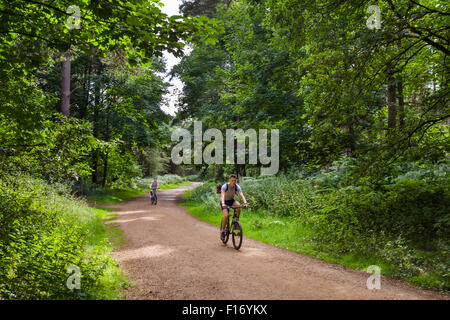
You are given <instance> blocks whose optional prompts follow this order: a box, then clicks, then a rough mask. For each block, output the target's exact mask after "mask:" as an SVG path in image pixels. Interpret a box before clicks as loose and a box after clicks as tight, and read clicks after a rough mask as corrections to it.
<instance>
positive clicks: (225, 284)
mask: <svg viewBox="0 0 450 320" xmlns="http://www.w3.org/2000/svg"><path fill="white" fill-rule="evenodd" d="M194 186H195V184H194V185H193V186H190V187H182V188H178V189H171V190H162V191H159V193H158V205H157V206H153V205H151V204H150V199H149V196H148V195H145V196H142V197H140V198H137V199H133V200H129V201H126V202H124V203H122V204H119V205H114V206H109V207H111V208H114V209H115V210H116V214H117V219H116V220H114V221H113V223H115V224H118V225H119V226H120V228H121V229H122V230H123V231H124V232H123V237H124V239H125V245H124V246H123V247H121V248H119V249H117V250H116V251H114V252H113V254H112V255H113V257H114V258H115V259H117V260H118V261H119V262H120V264H121V266H122V267H123V268H124V269H125V272H126V274H127V275H128V277H129V279H130V281H131V283H132V286H131V287H130V288H128V289H127V294H126V296H127V299H195V300H202V299H212V300H214V299H227V300H228V299H230V300H232V299H256V300H259V299H261V300H267V299H449V297H448V296H446V295H440V294H438V293H435V292H432V291H428V290H422V289H418V288H413V287H411V286H409V285H407V284H406V283H404V282H403V281H399V280H394V279H390V278H386V277H381V289H380V290H368V289H367V286H366V280H367V278H368V277H369V274H368V273H365V272H362V271H356V270H350V269H346V268H344V267H341V266H338V265H335V264H331V263H327V262H323V261H320V260H317V259H314V258H310V257H308V256H304V255H300V254H297V253H295V252H291V251H288V250H285V249H280V248H276V247H273V246H271V245H268V244H264V243H261V242H258V241H255V240H252V239H249V238H246V237H244V240H243V244H242V247H241V249H240V250H239V251H236V250H234V249H233V247H232V244H231V239H230V240H229V242H228V246H225V245H223V244H222V243H221V242H220V239H219V230H218V227H217V226H213V225H210V224H208V223H205V222H203V221H200V220H198V219H197V218H195V217H193V216H191V215H190V214H189V213H188V212H187V211H186V210H185V209H184V208H183V207H180V206H178V205H177V202H178V201H179V200H180V196H181V194H182V193H183V192H184V191H185V190H187V189H190V188H192V187H194ZM102 207H104V206H102ZM211 210H218V206H217V208H216V207H214V208H211ZM243 214H245V212H244V213H243ZM244 234H245V229H244Z"/></svg>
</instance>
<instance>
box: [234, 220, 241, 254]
mask: <svg viewBox="0 0 450 320" xmlns="http://www.w3.org/2000/svg"><path fill="white" fill-rule="evenodd" d="M231 235H232V238H233V247H234V248H235V249H236V250H239V248H240V247H241V245H242V237H243V235H242V226H241V223H240V222H239V221H234V222H233V227H232V229H231Z"/></svg>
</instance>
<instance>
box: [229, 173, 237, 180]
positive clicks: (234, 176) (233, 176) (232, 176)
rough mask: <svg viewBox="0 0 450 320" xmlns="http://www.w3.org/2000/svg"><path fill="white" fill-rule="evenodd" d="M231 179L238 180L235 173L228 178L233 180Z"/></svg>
mask: <svg viewBox="0 0 450 320" xmlns="http://www.w3.org/2000/svg"><path fill="white" fill-rule="evenodd" d="M231 178H235V179H237V176H236V175H235V174H234V173H232V174H230V176H229V177H228V179H231Z"/></svg>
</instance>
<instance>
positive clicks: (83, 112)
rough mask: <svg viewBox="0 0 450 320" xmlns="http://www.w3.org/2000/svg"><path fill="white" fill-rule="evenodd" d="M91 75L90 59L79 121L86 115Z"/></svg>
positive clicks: (90, 60)
mask: <svg viewBox="0 0 450 320" xmlns="http://www.w3.org/2000/svg"><path fill="white" fill-rule="evenodd" d="M91 73H92V58H90V59H89V64H88V66H87V71H86V72H85V80H84V84H83V89H84V94H85V95H84V105H83V107H82V109H81V116H80V117H81V119H85V118H86V117H87V113H88V105H89V96H90V92H91Z"/></svg>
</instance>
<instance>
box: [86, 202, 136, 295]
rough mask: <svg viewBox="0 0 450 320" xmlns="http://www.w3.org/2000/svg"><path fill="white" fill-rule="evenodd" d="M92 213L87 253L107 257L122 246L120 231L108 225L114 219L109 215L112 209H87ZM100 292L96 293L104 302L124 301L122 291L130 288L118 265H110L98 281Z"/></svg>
mask: <svg viewBox="0 0 450 320" xmlns="http://www.w3.org/2000/svg"><path fill="white" fill-rule="evenodd" d="M88 210H90V211H91V212H92V217H91V219H90V223H89V224H87V225H86V228H88V230H89V233H88V238H87V251H88V252H90V253H95V254H97V255H98V254H101V255H107V256H109V255H110V254H111V252H112V251H113V250H115V249H117V248H118V247H120V246H122V245H123V244H124V239H123V237H122V232H123V231H122V230H121V229H120V228H118V227H117V225H114V224H111V223H108V221H110V220H113V219H115V218H116V216H115V215H112V214H111V211H112V209H107V208H88ZM98 283H99V286H98V287H99V288H101V292H99V293H98V295H99V296H101V297H102V299H105V300H123V299H125V292H124V289H126V288H127V287H129V286H130V282H129V280H128V278H127V277H126V276H125V274H124V272H123V269H121V267H120V266H119V264H118V263H115V264H110V265H108V267H107V268H106V270H105V271H104V272H103V275H102V277H101V278H99V279H98Z"/></svg>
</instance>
